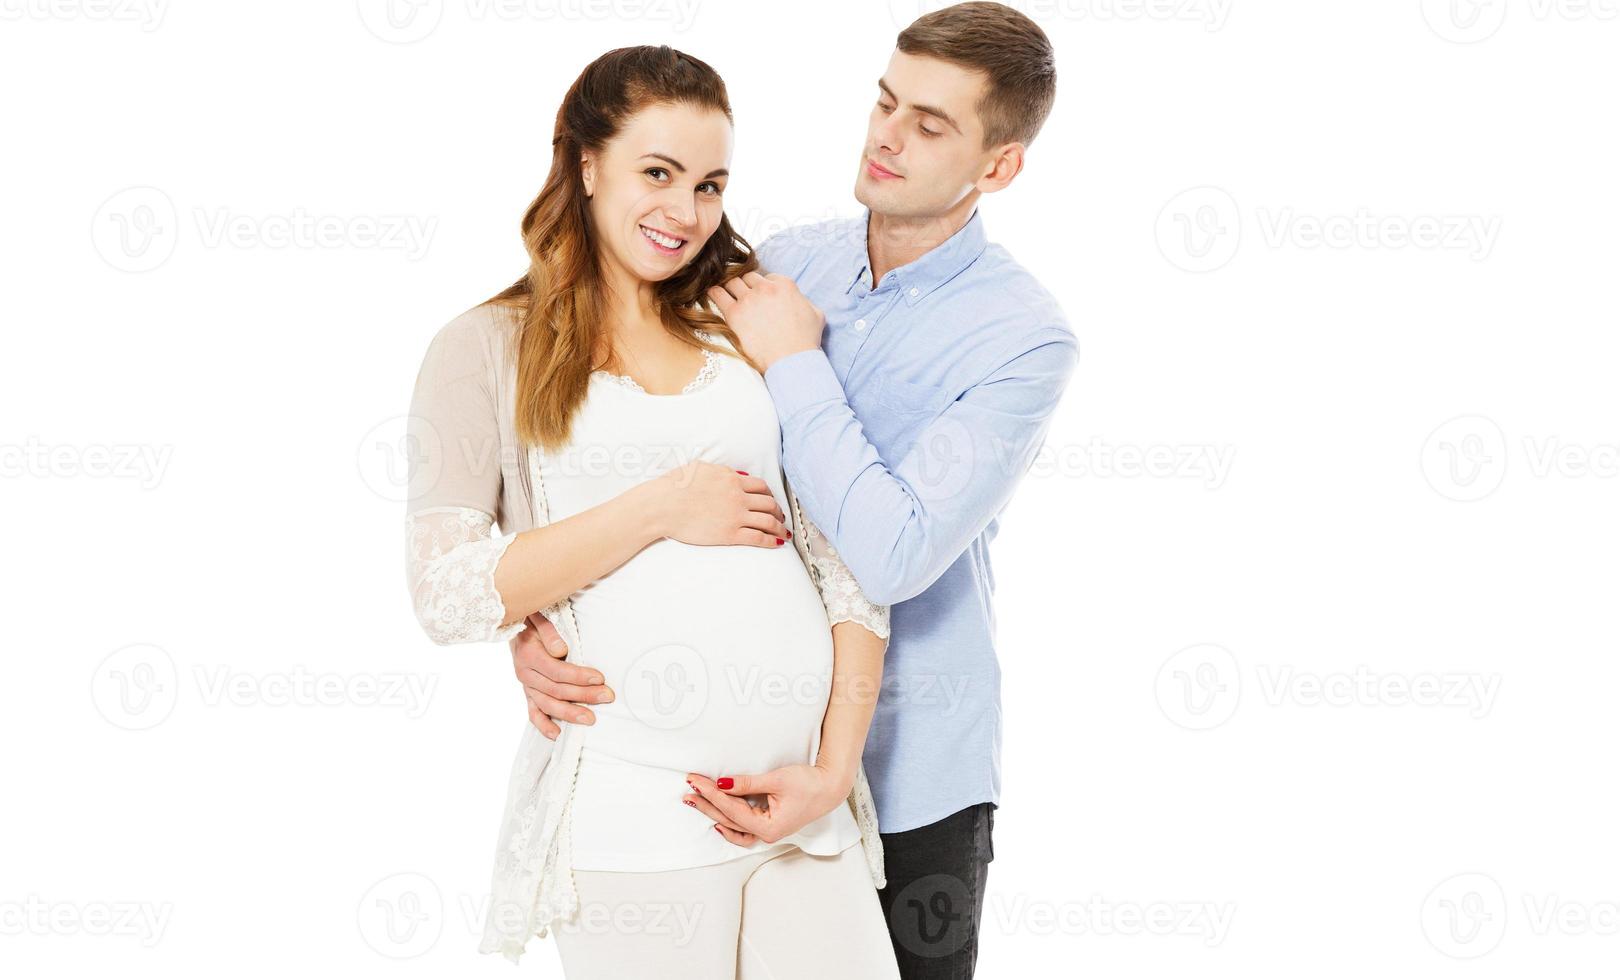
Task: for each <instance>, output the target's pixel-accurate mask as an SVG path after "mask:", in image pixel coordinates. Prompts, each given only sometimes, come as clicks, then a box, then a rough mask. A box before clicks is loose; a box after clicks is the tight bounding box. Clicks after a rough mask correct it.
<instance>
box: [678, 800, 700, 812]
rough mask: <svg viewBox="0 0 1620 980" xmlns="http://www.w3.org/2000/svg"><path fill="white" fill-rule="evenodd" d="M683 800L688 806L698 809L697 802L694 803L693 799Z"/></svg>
mask: <svg viewBox="0 0 1620 980" xmlns="http://www.w3.org/2000/svg"><path fill="white" fill-rule="evenodd" d="M681 802H682V803H685V804H686V805H687V806H689V807H691V808H692V809H694V810H696V809H697V804H696V803H693V802H692V801H691V800H682V801H681Z"/></svg>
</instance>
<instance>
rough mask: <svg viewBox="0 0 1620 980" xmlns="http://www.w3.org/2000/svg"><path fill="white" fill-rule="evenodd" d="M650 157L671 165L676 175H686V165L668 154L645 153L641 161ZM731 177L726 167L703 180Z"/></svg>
mask: <svg viewBox="0 0 1620 980" xmlns="http://www.w3.org/2000/svg"><path fill="white" fill-rule="evenodd" d="M648 157H652V158H653V159H654V160H662V161H664V162H665V163H667V164H669V165H670V166H671V167H674V168H675V172H676V173H682V174H684V173H686V165H685V164H683V163H681V161H679V160H677V159H675V158H674V157H672V156H669V155H668V154H664V153H643V154H642V155H641V159H643V160H645V159H647V158H648ZM730 175H731V171H729V170H727V169H725V168H724V167H721V168H720V169H719V170H711V171H709V172H708V173H706V174H704V175H703V179H704V180H708V179H710V178H711V177H729V176H730Z"/></svg>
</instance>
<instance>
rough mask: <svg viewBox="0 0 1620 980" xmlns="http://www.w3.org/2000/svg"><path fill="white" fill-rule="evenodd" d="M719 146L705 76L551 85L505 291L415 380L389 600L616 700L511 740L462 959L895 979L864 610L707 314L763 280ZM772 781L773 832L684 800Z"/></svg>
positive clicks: (640, 972) (589, 971) (683, 66)
mask: <svg viewBox="0 0 1620 980" xmlns="http://www.w3.org/2000/svg"><path fill="white" fill-rule="evenodd" d="M731 138H732V129H731V110H730V106H729V102H728V100H727V97H726V91H725V86H724V84H723V83H722V81H721V80H720V78H719V76H718V75H716V74H715V73H714V71H713V70H712V69H711V68H709V66H708V65H705V64H704V63H702V62H700V61H698V60H696V59H694V58H691V57H689V56H687V55H684V54H681V53H680V52H678V51H674V50H672V49H670V48H667V47H637V48H624V49H620V50H616V51H612V52H609V53H608V54H606V55H603V56H602V57H601V58H599V59H597V60H596V61H595V62H593V63H592V64H591V65H589V66H588V67H587V68H586V69H585V71H584V72H583V73H582V74H581V75H580V76H579V78H578V79H577V80H576V81H575V82H574V84H573V86H572V87H571V88H570V89H569V91H568V94H567V96H566V97H565V99H564V102H563V105H562V107H561V108H560V109H559V110H558V113H557V120H556V127H555V135H554V137H553V139H552V146H553V155H552V162H551V170H550V173H549V175H548V177H547V179H546V182H545V185H544V187H543V189H542V190H541V192H540V194H539V196H538V197H537V198H536V199H535V201H534V202H533V204H531V205H530V207H529V209H528V211H527V213H526V214H525V215H524V218H523V224H522V228H523V239H524V244H525V247H526V249H527V251H528V253H529V259H530V267H529V270H528V272H527V273H526V274H525V275H524V276H523V278H521V279H520V280H519V281H518V282H517V283H516V284H514V285H513V286H511V287H510V288H508V289H507V290H505V291H504V292H502V293H501V294H499V295H498V296H496V297H495V298H494V299H492V300H490V301H489V302H486V303H484V304H483V305H480V306H478V307H476V308H474V309H472V310H470V311H468V312H467V313H464V314H462V315H461V316H459V317H457V318H456V319H455V320H453V321H451V322H450V323H449V324H448V325H446V326H445V327H444V328H443V329H441V330H440V331H439V333H438V334H437V336H435V337H434V339H433V341H432V343H431V344H430V345H429V348H428V352H427V355H426V357H425V359H424V362H423V365H422V369H421V372H420V373H419V375H418V377H417V381H416V388H415V393H414V396H413V399H412V408H411V419H410V430H411V436H412V438H413V440H414V446H415V449H416V460H415V465H414V466H413V470H412V473H411V483H410V499H409V504H408V507H407V522H406V523H407V535H408V553H407V559H408V561H407V564H408V575H409V583H410V588H411V594H412V599H413V603H414V606H415V609H416V612H417V616H418V618H419V620H420V621H421V623H422V626H423V628H424V629H425V630H426V631H427V633H428V635H429V636H430V637H432V639H433V640H434V641H435V642H438V643H463V642H482V641H500V640H505V639H507V638H509V637H511V636H513V635H515V634H516V633H517V632H519V631H521V630H523V629H525V628H526V625H527V624H526V619H527V617H528V616H530V615H532V614H534V613H543V614H544V615H545V616H546V617H547V618H548V619H550V620H551V622H552V623H554V624H555V625H556V627H557V628H558V630H559V632H560V633H561V634H562V636H563V638H564V640H566V641H567V643H568V649H569V654H568V657H569V660H571V661H577V662H579V663H581V664H583V665H585V666H588V667H590V668H592V669H595V670H597V671H599V672H600V673H601V674H602V676H603V678H604V679H605V683H606V684H607V685H608V686H609V687H610V688H611V689H612V691H613V692H614V695H615V696H614V697H613V699H612V700H611V702H609V703H607V704H602V705H599V706H597V708H596V715H597V720H596V722H595V724H592V725H579V724H568V723H564V724H563V725H562V734H561V735H560V736H559V737H558V738H557V739H556V741H555V742H552V741H550V740H547V739H546V738H544V737H543V736H541V735H540V734H539V733H538V732H537V731H536V729H535V728H534V727H533V726H532V725H527V724H526V725H525V730H524V735H523V740H522V743H521V744H520V746H519V750H518V756H517V759H516V761H515V762H514V764H513V767H512V772H511V783H510V787H509V791H508V798H507V804H506V813H505V817H504V819H503V821H502V826H501V831H500V835H499V843H498V847H497V852H496V868H495V876H494V885H493V896H492V902H491V905H490V908H489V910H488V915H487V918H486V921H485V935H484V941H483V944H482V945H481V947H480V949H481V950H483V951H484V952H502V953H504V954H505V955H506V956H507V957H508V958H510V959H512V960H513V961H514V962H515V961H516V960H517V959H518V957H519V956H520V955H521V953H522V952H523V949H524V947H525V946H526V945H527V942H528V939H529V937H530V936H533V935H540V936H544V935H546V934H547V931H548V930H551V931H553V932H554V933H555V934H556V937H557V946H558V951H559V954H560V956H561V958H562V963H563V969H564V972H565V973H566V975H567V976H568V977H569V978H571V980H591V978H615V980H619V978H627V977H660V978H682V977H691V978H702V980H717V978H742V980H750V978H767V977H768V978H774V980H792V978H801V977H803V978H810V977H815V978H821V977H827V976H838V977H843V978H849V980H863V978H873V980H892V978H896V977H897V976H898V973H897V970H896V967H895V962H894V955H893V952H892V948H891V946H890V943H889V938H888V933H887V929H886V927H885V925H884V919H883V915H882V912H881V911H880V909H879V905H878V900H877V894H876V891H875V888H876V887H879V886H881V884H882V881H883V864H882V853H881V849H880V844H879V839H878V836H877V825H876V816H875V810H874V808H873V806H872V802H871V794H870V791H869V790H868V788H867V786H866V780H865V776H864V773H862V772H861V770H860V756H861V747H862V744H863V743H864V742H865V739H866V732H867V727H868V726H869V724H870V722H871V716H872V708H873V699H874V696H875V693H876V690H877V687H878V681H879V679H880V677H881V666H882V657H883V651H884V647H885V645H886V637H887V635H888V610H887V608H886V607H881V606H874V605H873V604H872V603H870V602H868V601H866V599H865V598H864V596H862V595H861V594H860V590H859V588H858V587H857V586H856V584H855V582H854V579H853V578H852V577H851V576H850V574H849V571H848V569H846V568H845V567H844V566H843V564H842V563H841V562H840V561H839V560H838V557H837V554H836V552H835V551H834V550H833V549H832V548H831V547H830V546H829V545H828V543H827V541H826V539H825V538H824V537H823V536H821V535H820V534H819V533H818V532H817V531H816V529H815V528H814V527H812V526H810V525H808V524H807V523H805V521H804V520H803V517H802V515H801V514H800V512H799V510H798V507H797V501H796V500H795V498H794V497H793V495H792V493H791V490H790V489H789V488H788V487H787V486H786V485H785V483H784V480H783V476H782V468H781V463H780V458H779V452H780V433H779V430H778V427H777V420H776V413H775V410H774V408H773V406H772V404H771V400H770V396H769V393H768V392H767V390H766V387H765V383H764V379H763V378H762V377H761V376H760V374H759V372H758V371H757V370H756V368H755V365H754V364H753V363H752V362H751V361H749V360H748V359H747V358H746V357H744V356H743V352H741V351H739V350H738V347H737V344H736V342H735V336H734V335H733V334H732V333H731V331H730V330H729V329H728V328H726V326H725V325H724V322H723V321H722V320H721V319H720V317H719V316H718V315H716V314H715V313H713V312H711V311H709V310H708V309H706V308H705V307H704V303H703V299H704V297H705V295H706V292H707V291H708V290H709V289H710V288H711V287H714V286H717V285H719V284H720V283H722V282H724V281H726V280H727V279H729V278H731V277H733V276H738V275H742V276H745V277H747V276H754V277H757V276H758V275H759V274H758V272H757V271H755V269H756V263H755V261H754V259H753V257H752V255H751V254H750V253H749V251H748V250H747V246H746V243H745V242H743V241H742V240H741V239H740V238H738V237H737V235H736V234H735V233H734V232H733V231H732V229H731V226H730V223H729V222H728V221H727V220H726V217H725V214H724V209H723V206H722V194H723V193H724V189H725V184H726V180H727V168H728V166H729V163H730V156H731ZM497 526H498V527H499V530H500V532H501V533H498V534H497V533H495V529H496V527H497ZM863 694H864V696H863ZM770 770H787V778H790V779H792V780H793V782H794V785H795V786H796V787H798V788H799V789H800V790H801V791H802V792H800V793H799V794H798V796H797V797H796V799H799V800H808V801H810V803H809V805H808V806H807V807H805V808H803V809H804V810H805V811H806V812H801V813H799V815H798V816H799V817H800V818H802V819H800V820H790V821H788V823H789V824H790V825H791V824H798V826H796V827H784V831H788V830H790V829H791V832H785V833H784V836H781V837H780V838H779V839H776V840H772V841H766V840H762V839H757V838H754V837H751V836H749V835H747V834H743V833H739V832H738V831H737V830H736V829H735V828H734V827H733V826H732V825H731V824H729V823H728V822H727V821H726V820H725V818H724V816H722V814H721V813H720V812H719V811H718V810H716V809H715V808H714V807H713V806H712V805H711V804H710V803H709V802H708V801H707V800H705V799H703V797H702V796H701V795H699V794H698V793H696V792H694V789H695V784H693V783H692V782H690V779H696V778H703V777H704V776H713V777H719V776H721V775H723V774H725V773H759V772H767V771H770ZM692 774H696V775H692ZM722 785H723V783H722ZM704 788H709V789H712V787H708V786H707V785H705V787H704ZM751 802H752V801H751Z"/></svg>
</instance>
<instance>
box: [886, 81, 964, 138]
mask: <svg viewBox="0 0 1620 980" xmlns="http://www.w3.org/2000/svg"><path fill="white" fill-rule="evenodd" d="M878 88H880V89H882V90H883V94H885V95H887V96H888V97H889V98H891V99H893V100H894V102H895V104H896V105H899V104H900V96H898V95H895V94H894V89H892V88H890V87H889V85H888V83H887V82H885V81H884V80H883V79H881V78H880V79H878ZM911 107H912V108H913V109H916V110H917V111H918V112H920V113H922V114H924V115H927V116H936V117H938V118H940V119H943V120H945V122H946V124H947V125H949V126H950V127H951V128H952V129H954V130H956V131H957V132H958V133H960V132H961V131H962V127H961V126H958V125H957V124H956V120H955V119H952V118H951V114H950V113H948V112H946V111H945V110H944V109H941V108H939V107H938V106H931V105H918V104H917V103H915V102H913V103H912V104H911Z"/></svg>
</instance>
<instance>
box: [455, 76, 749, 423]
mask: <svg viewBox="0 0 1620 980" xmlns="http://www.w3.org/2000/svg"><path fill="white" fill-rule="evenodd" d="M652 105H691V106H696V107H698V108H704V109H715V110H718V111H720V112H723V113H725V115H726V118H727V119H728V120H729V119H731V103H730V101H729V100H728V99H727V98H726V86H725V82H723V81H721V79H720V76H719V75H718V74H716V72H715V70H714V69H713V68H710V67H709V66H708V65H706V64H704V63H703V62H701V61H699V60H698V59H696V58H694V57H692V56H691V55H688V54H683V53H682V52H680V51H676V50H675V49H673V48H670V47H668V46H665V45H658V46H653V45H642V46H639V47H632V48H618V49H615V50H613V51H609V52H608V53H607V54H604V55H602V56H601V57H600V58H597V59H596V60H595V61H593V62H591V63H590V64H589V65H587V66H586V67H585V70H584V71H582V72H580V75H579V77H578V78H577V79H575V80H574V84H573V85H572V86H570V87H569V89H568V94H567V95H566V96H564V97H563V102H562V106H561V107H560V108H558V110H557V122H556V126H555V128H554V131H553V136H552V138H551V146H552V151H551V172H550V173H549V174H547V175H546V182H545V185H544V186H543V187H541V189H540V194H539V196H537V197H536V198H535V199H534V202H533V203H531V204H530V205H529V209H528V210H527V211H526V212H524V214H523V246H524V248H525V249H526V250H527V251H528V253H529V270H528V272H527V273H525V274H524V275H523V277H522V278H520V279H519V280H518V281H517V282H515V283H513V284H512V285H511V286H508V287H507V288H506V289H504V290H502V291H501V292H500V293H498V294H496V295H495V296H493V297H491V298H490V299H489V300H487V301H486V303H488V304H496V305H499V306H504V307H510V308H514V309H516V310H518V311H520V313H521V316H522V323H521V325H520V327H519V329H518V338H517V343H516V357H517V406H516V416H517V418H516V428H517V437H518V439H519V441H520V442H522V443H524V444H525V445H529V444H539V445H541V446H543V447H547V448H555V447H558V446H561V445H564V444H566V443H567V441H568V434H569V428H570V425H571V423H572V421H573V416H574V413H575V411H576V410H577V409H578V408H579V405H580V403H581V402H583V401H584V400H585V393H586V388H587V386H588V385H589V383H590V377H591V370H592V357H593V356H594V354H595V352H596V350H597V349H598V341H599V339H600V337H601V332H602V329H603V327H602V320H603V314H604V311H605V309H606V301H605V298H604V292H605V289H606V287H605V285H604V283H603V278H602V269H601V265H600V262H599V257H598V254H597V248H596V242H595V241H594V239H593V238H592V235H591V233H590V224H589V222H588V220H587V216H588V211H587V207H588V202H587V200H586V197H585V183H584V178H583V176H582V175H581V169H580V159H581V156H582V154H583V152H584V151H585V150H591V151H593V152H597V153H600V152H601V150H602V149H603V147H604V146H605V145H606V144H607V143H608V141H610V140H611V139H613V137H614V136H615V135H617V134H618V132H619V131H620V129H621V128H622V127H623V125H624V123H625V121H626V120H627V119H629V118H630V117H631V116H632V115H634V114H635V113H636V112H639V111H640V110H642V109H644V108H646V107H648V106H652ZM758 267H759V261H758V259H757V258H756V257H755V256H754V254H753V252H752V250H751V249H750V248H749V246H748V243H747V242H746V241H744V240H743V239H742V238H741V237H740V236H738V235H737V233H736V232H735V231H733V230H732V228H731V222H730V221H729V220H728V219H727V218H726V217H725V216H724V215H722V216H721V218H720V225H719V227H718V228H716V229H715V232H714V234H713V235H711V236H710V237H709V240H708V241H706V242H704V243H703V248H702V250H700V251H699V252H698V254H697V255H696V256H695V257H694V258H693V259H692V261H690V262H688V263H687V264H686V265H684V266H682V267H681V270H680V271H679V272H677V273H676V274H675V275H673V276H671V277H670V278H668V279H666V280H664V281H662V282H660V283H658V284H657V285H656V287H655V290H654V295H655V296H656V298H657V303H658V315H659V318H660V320H662V322H663V325H664V329H665V330H667V331H669V333H670V334H671V335H672V336H674V337H676V338H677V339H679V340H681V341H683V342H684V343H687V344H690V345H691V346H693V347H697V348H700V349H704V350H722V349H721V348H718V347H714V346H713V345H711V344H707V343H705V342H704V341H703V340H702V339H700V338H699V337H698V336H697V333H696V332H697V331H698V330H708V331H711V332H713V333H716V334H720V335H721V336H724V337H725V338H726V339H727V340H728V341H730V342H731V344H732V345H733V346H739V345H738V342H737V337H736V335H735V334H734V333H732V332H731V328H729V327H727V326H726V325H725V321H724V320H722V319H721V318H720V316H719V315H718V314H716V313H714V312H712V311H711V310H710V309H709V308H708V303H707V297H706V294H707V292H708V290H709V289H710V288H711V287H713V286H717V285H719V284H720V283H722V282H725V281H726V280H727V279H730V278H732V277H734V276H740V275H742V274H744V273H746V272H752V271H754V270H756V269H758ZM739 349H740V347H739ZM722 352H723V353H730V352H729V351H723V350H722ZM745 359H746V358H745ZM749 363H750V364H751V365H752V366H753V367H755V369H756V370H757V369H758V365H757V364H753V362H752V361H751V360H750V361H749Z"/></svg>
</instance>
